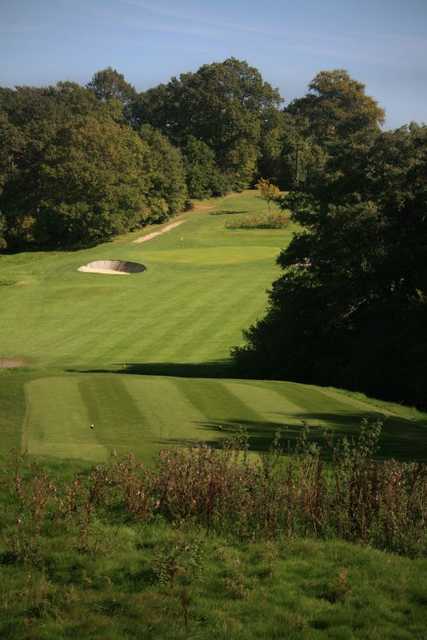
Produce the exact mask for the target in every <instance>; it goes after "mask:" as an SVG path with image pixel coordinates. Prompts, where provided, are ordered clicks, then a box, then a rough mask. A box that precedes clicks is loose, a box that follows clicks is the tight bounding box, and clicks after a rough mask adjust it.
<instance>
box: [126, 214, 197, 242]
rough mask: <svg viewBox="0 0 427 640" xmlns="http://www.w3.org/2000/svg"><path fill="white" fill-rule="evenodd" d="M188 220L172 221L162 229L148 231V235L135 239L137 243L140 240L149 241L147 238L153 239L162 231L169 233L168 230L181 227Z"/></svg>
mask: <svg viewBox="0 0 427 640" xmlns="http://www.w3.org/2000/svg"><path fill="white" fill-rule="evenodd" d="M184 222H187V221H186V220H177V222H172V224H167V225H166V227H163V229H160V231H153V232H152V233H148V234H147V235H146V236H141V237H140V238H137V239H136V240H134V243H135V244H139V243H140V242H147V240H152V239H153V238H157V236H161V235H162V233H167V232H168V231H172V229H175V227H179V225H180V224H183V223H184Z"/></svg>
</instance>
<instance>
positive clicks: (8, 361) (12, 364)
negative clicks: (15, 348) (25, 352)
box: [0, 358, 27, 369]
mask: <svg viewBox="0 0 427 640" xmlns="http://www.w3.org/2000/svg"><path fill="white" fill-rule="evenodd" d="M26 364H27V363H26V362H25V360H23V359H22V358H0V369H19V367H25V365H26Z"/></svg>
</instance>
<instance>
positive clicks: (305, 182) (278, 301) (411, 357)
mask: <svg viewBox="0 0 427 640" xmlns="http://www.w3.org/2000/svg"><path fill="white" fill-rule="evenodd" d="M285 115H286V118H287V122H288V126H287V128H286V131H285V135H284V138H283V140H284V142H285V147H286V153H283V156H282V158H281V161H282V167H283V166H285V167H286V171H287V179H286V182H287V188H288V190H289V192H288V193H287V195H286V196H285V197H283V198H281V201H280V202H281V205H282V207H283V208H286V209H290V210H291V211H292V216H293V219H294V220H295V221H296V222H298V223H299V224H300V225H301V231H300V232H299V233H297V234H296V235H295V237H294V239H293V240H292V242H291V243H290V245H289V247H288V248H287V249H286V250H284V251H282V252H281V254H280V256H279V258H278V263H279V265H280V266H281V267H282V270H283V274H282V275H281V277H280V278H279V279H278V280H276V282H274V284H273V287H272V290H271V292H270V296H269V307H268V311H267V313H266V316H265V317H264V318H263V319H261V320H260V321H259V322H257V323H256V324H255V325H254V326H252V327H251V328H250V329H249V330H248V331H247V332H246V334H245V337H246V344H245V346H244V347H242V348H237V349H235V350H234V355H235V358H236V362H237V364H238V365H239V368H240V371H241V374H242V375H250V376H256V377H260V376H262V377H268V378H279V379H280V378H283V379H291V380H295V381H301V382H305V383H315V384H324V385H335V386H341V387H346V388H352V389H359V390H363V391H364V392H367V393H371V394H374V395H377V396H378V395H380V396H383V397H386V398H388V399H393V400H397V401H403V402H408V403H411V404H415V405H418V406H420V407H424V408H425V407H427V127H426V126H425V125H423V126H420V125H417V124H414V123H412V124H410V125H409V126H405V127H402V128H400V129H397V130H395V131H387V132H384V131H382V130H381V124H382V121H383V118H384V112H383V111H382V109H380V108H379V107H378V105H377V104H376V102H375V101H374V100H373V99H372V98H370V97H368V96H366V94H365V92H364V87H363V85H361V84H359V83H357V82H355V81H354V80H352V79H351V78H350V77H349V76H348V74H346V73H345V72H344V71H333V72H323V73H320V74H319V75H318V76H317V77H316V78H315V80H314V81H313V83H312V84H311V85H310V87H309V92H308V94H307V95H306V96H305V97H303V98H300V99H298V100H295V101H294V102H293V103H291V104H290V105H289V106H288V108H287V109H286V112H285ZM283 163H284V164H283Z"/></svg>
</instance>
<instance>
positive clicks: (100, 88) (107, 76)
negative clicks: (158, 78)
mask: <svg viewBox="0 0 427 640" xmlns="http://www.w3.org/2000/svg"><path fill="white" fill-rule="evenodd" d="M86 86H87V88H88V89H90V90H91V91H93V92H94V94H95V95H96V97H97V98H98V100H101V101H108V100H119V101H120V102H121V103H123V104H127V103H128V102H129V101H131V100H133V99H134V98H135V96H136V91H135V89H134V87H133V86H132V85H131V84H129V83H128V82H126V80H125V78H124V76H123V75H122V74H121V73H119V72H118V71H117V70H116V69H112V67H107V68H106V69H102V70H101V71H97V72H96V73H95V74H94V76H93V78H92V80H91V81H90V82H89V83H88V84H87V85H86Z"/></svg>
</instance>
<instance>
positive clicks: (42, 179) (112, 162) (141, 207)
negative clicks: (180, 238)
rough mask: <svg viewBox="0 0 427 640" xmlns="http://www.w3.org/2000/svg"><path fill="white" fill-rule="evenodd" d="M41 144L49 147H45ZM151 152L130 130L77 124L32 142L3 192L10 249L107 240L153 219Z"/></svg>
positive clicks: (104, 123) (86, 120)
mask: <svg viewBox="0 0 427 640" xmlns="http://www.w3.org/2000/svg"><path fill="white" fill-rule="evenodd" d="M40 140H42V141H43V142H42V144H40ZM150 186H151V182H150V176H149V172H148V146H147V145H146V144H144V142H143V141H142V140H141V139H140V137H139V136H138V135H137V134H136V133H134V132H133V131H132V130H130V129H129V128H128V127H125V126H120V125H119V124H117V123H115V122H113V121H112V120H111V119H108V118H105V119H97V118H95V117H93V116H86V117H83V118H74V119H72V120H69V121H67V122H66V123H62V124H61V125H58V126H51V123H48V122H46V123H45V131H44V132H43V134H42V135H41V136H40V137H39V139H34V140H33V141H32V142H27V145H26V154H25V158H24V160H23V162H22V163H21V165H20V167H19V171H18V172H17V173H16V175H15V176H14V177H13V178H12V179H10V180H9V181H8V182H7V184H6V186H5V189H4V193H3V194H2V197H1V200H0V205H1V210H2V211H3V214H4V216H5V218H6V224H7V238H8V242H9V244H10V246H15V247H22V246H24V247H25V246H27V245H28V244H33V245H35V246H75V245H85V244H91V243H95V242H100V241H102V240H106V239H108V238H111V237H112V236H113V235H115V234H117V233H121V232H123V231H127V230H129V229H131V228H134V227H136V226H137V225H139V224H141V223H142V222H143V221H144V220H145V219H148V218H149V215H150V211H149V207H148V203H147V198H146V194H147V193H149V191H150Z"/></svg>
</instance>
